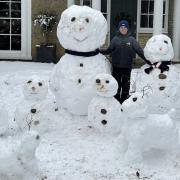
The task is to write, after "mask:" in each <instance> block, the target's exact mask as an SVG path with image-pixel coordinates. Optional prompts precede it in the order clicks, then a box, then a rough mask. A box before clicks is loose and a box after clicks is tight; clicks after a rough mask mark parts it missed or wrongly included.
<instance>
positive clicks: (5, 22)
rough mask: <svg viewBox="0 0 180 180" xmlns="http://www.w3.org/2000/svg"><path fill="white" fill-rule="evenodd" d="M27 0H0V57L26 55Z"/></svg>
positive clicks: (12, 57)
mask: <svg viewBox="0 0 180 180" xmlns="http://www.w3.org/2000/svg"><path fill="white" fill-rule="evenodd" d="M28 1H29V0H26V1H23V2H22V1H21V0H0V59H23V58H25V59H26V57H27V49H26V48H27V40H28V39H27V38H26V37H27V35H25V31H26V33H28V32H29V31H27V28H28V24H25V21H27V20H28V19H26V17H27V15H28V11H26V10H27V9H26V6H27V5H28ZM25 11H26V12H25ZM27 22H28V21H27ZM25 51H26V52H25Z"/></svg>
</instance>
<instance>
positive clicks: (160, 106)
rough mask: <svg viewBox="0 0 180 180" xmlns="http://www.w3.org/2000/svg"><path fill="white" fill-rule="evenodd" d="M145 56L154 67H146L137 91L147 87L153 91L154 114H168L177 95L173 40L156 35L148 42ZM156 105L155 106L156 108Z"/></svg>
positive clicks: (143, 68) (176, 72) (143, 69)
mask: <svg viewBox="0 0 180 180" xmlns="http://www.w3.org/2000/svg"><path fill="white" fill-rule="evenodd" d="M144 55H145V57H146V59H148V60H149V61H150V62H151V63H152V66H150V67H148V65H144V66H143V67H142V68H141V69H142V72H144V71H145V73H143V74H141V77H140V79H139V80H138V83H137V91H139V90H142V88H144V87H145V86H150V87H151V88H152V90H153V95H152V102H151V103H150V104H149V105H150V106H151V105H152V108H150V109H151V110H152V113H166V112H168V110H169V108H170V105H171V103H172V99H173V97H174V96H175V95H176V93H177V88H176V87H177V82H178V81H177V79H178V71H177V69H176V68H175V67H174V65H171V60H172V59H173V56H174V52H173V47H172V43H171V40H170V38H169V37H168V36H166V35H162V34H161V35H155V36H153V37H152V38H150V39H149V40H148V41H147V44H146V46H145V48H144ZM154 105H155V106H154Z"/></svg>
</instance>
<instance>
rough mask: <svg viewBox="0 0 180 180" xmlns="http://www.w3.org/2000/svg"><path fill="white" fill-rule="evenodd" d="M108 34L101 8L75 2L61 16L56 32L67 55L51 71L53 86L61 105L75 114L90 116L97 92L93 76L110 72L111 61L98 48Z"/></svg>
mask: <svg viewBox="0 0 180 180" xmlns="http://www.w3.org/2000/svg"><path fill="white" fill-rule="evenodd" d="M106 34H107V22H106V19H105V18H104V16H103V15H102V13H101V12H100V11H97V10H95V9H92V8H89V7H87V6H76V5H73V6H71V7H70V8H68V9H66V10H65V11H64V12H63V13H62V15H61V19H60V22H59V25H58V28H57V35H58V38H59V41H60V43H61V45H62V46H63V47H64V48H65V55H64V56H63V57H62V58H61V59H60V61H59V62H58V64H57V65H56V66H55V68H54V70H53V72H52V76H51V80H50V87H51V89H52V91H53V93H54V95H55V97H56V101H57V103H58V105H59V106H61V107H64V108H67V109H68V111H69V112H71V113H72V114H76V115H87V111H88V104H89V102H90V100H91V99H92V97H93V96H94V95H95V91H94V90H93V79H94V77H95V76H96V75H97V74H99V73H110V64H109V62H108V61H107V59H106V58H105V56H103V55H102V54H100V53H99V50H98V48H99V47H100V46H102V45H103V44H104V42H105V39H106Z"/></svg>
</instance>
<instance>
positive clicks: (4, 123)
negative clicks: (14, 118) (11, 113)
mask: <svg viewBox="0 0 180 180" xmlns="http://www.w3.org/2000/svg"><path fill="white" fill-rule="evenodd" d="M8 127H9V121H8V112H7V110H6V109H5V108H4V107H0V137H3V136H5V135H6V134H7V132H8Z"/></svg>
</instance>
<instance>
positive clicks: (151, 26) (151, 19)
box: [149, 15, 153, 28]
mask: <svg viewBox="0 0 180 180" xmlns="http://www.w3.org/2000/svg"><path fill="white" fill-rule="evenodd" d="M149 28H153V15H150V16H149Z"/></svg>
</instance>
